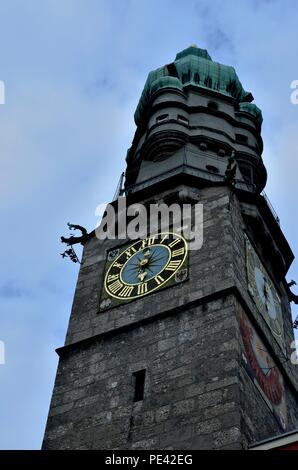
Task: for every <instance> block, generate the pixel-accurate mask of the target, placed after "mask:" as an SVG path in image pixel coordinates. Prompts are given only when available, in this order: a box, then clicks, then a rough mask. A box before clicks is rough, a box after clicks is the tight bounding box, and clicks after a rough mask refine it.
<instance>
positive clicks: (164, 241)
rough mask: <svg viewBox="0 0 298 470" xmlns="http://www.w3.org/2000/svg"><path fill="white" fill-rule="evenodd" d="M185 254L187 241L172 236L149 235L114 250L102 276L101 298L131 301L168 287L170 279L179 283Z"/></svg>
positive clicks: (106, 304) (164, 234)
mask: <svg viewBox="0 0 298 470" xmlns="http://www.w3.org/2000/svg"><path fill="white" fill-rule="evenodd" d="M187 253H188V249H187V242H186V240H185V239H184V238H183V237H182V236H181V235H177V234H175V233H161V234H156V235H151V236H150V237H148V238H145V239H141V240H138V241H136V242H134V243H132V244H130V245H128V246H126V247H125V248H124V249H122V250H121V252H119V253H118V252H117V251H116V255H115V256H114V258H112V260H111V262H110V263H109V265H108V268H107V270H106V273H105V279H104V294H105V295H104V297H105V298H106V299H107V298H109V299H112V300H113V299H117V300H118V301H125V300H132V299H136V298H139V297H143V296H145V295H148V294H150V293H151V292H154V291H157V290H158V289H161V288H163V287H166V286H168V285H169V284H170V281H171V280H172V279H173V278H175V280H176V282H179V279H178V280H177V276H178V278H179V274H181V273H182V277H183V270H182V268H183V267H184V265H185V260H186V257H187ZM108 259H111V256H110V258H109V255H108ZM184 274H185V270H184ZM180 280H184V279H180ZM108 304H109V302H106V301H104V305H103V306H106V307H107V306H109V305H108Z"/></svg>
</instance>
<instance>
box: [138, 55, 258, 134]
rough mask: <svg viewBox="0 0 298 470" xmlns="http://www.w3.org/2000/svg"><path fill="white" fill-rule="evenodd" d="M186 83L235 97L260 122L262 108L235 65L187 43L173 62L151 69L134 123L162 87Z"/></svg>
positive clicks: (175, 86)
mask: <svg viewBox="0 0 298 470" xmlns="http://www.w3.org/2000/svg"><path fill="white" fill-rule="evenodd" d="M187 85H193V86H196V87H198V88H202V89H209V90H213V91H216V92H218V93H220V94H222V95H225V96H230V97H231V98H234V99H235V100H236V102H237V103H239V104H241V105H240V106H239V108H240V110H241V111H244V112H247V113H250V114H252V115H253V116H254V117H256V118H257V119H258V120H259V122H260V124H261V123H262V114H261V111H260V110H259V109H258V108H257V107H256V106H255V105H249V103H250V102H251V101H252V100H253V96H252V94H251V93H250V92H247V91H245V90H244V88H243V87H242V85H241V82H240V80H239V78H238V76H237V74H236V72H235V69H234V68H233V67H230V66H228V65H222V64H219V63H217V62H214V61H213V60H212V59H211V57H210V55H209V54H208V52H207V51H206V50H205V49H200V48H198V47H196V46H191V47H188V48H187V49H184V50H183V51H181V52H179V53H178V54H177V55H176V58H175V61H174V62H173V63H171V64H168V65H165V66H164V67H160V68H158V69H157V70H153V71H152V72H150V73H149V75H148V78H147V81H146V83H145V86H144V90H143V92H142V95H141V98H140V101H139V103H138V106H137V109H136V112H135V115H134V117H135V123H136V124H137V125H140V124H141V122H142V120H143V119H144V117H146V115H147V111H148V108H149V104H150V99H151V96H152V95H153V94H154V93H155V92H156V91H158V90H159V89H161V88H164V87H167V88H175V89H179V90H181V91H183V88H184V87H185V86H187Z"/></svg>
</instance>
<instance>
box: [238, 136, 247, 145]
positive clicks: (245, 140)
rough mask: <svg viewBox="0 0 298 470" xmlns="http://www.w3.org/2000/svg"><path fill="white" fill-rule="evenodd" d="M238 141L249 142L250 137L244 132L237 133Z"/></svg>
mask: <svg viewBox="0 0 298 470" xmlns="http://www.w3.org/2000/svg"><path fill="white" fill-rule="evenodd" d="M235 137H236V140H237V142H241V143H242V144H247V141H248V137H247V136H246V135H243V134H236V135H235Z"/></svg>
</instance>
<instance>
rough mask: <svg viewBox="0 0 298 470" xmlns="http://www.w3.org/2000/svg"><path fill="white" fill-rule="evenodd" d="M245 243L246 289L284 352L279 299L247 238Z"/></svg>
mask: <svg viewBox="0 0 298 470" xmlns="http://www.w3.org/2000/svg"><path fill="white" fill-rule="evenodd" d="M245 243H246V269H247V280H248V291H249V293H250V295H251V297H252V298H253V300H254V302H255V304H256V306H257V307H258V310H259V312H260V313H261V315H262V317H263V318H264V320H265V321H266V323H267V325H268V326H269V328H270V330H271V331H272V333H273V336H274V338H275V339H276V341H277V342H278V344H279V346H280V347H281V349H282V350H283V352H285V342H284V331H283V318H282V306H281V299H280V296H279V294H278V292H277V289H276V287H275V285H274V283H273V281H272V279H271V277H270V276H269V274H268V272H267V270H266V268H265V267H264V265H263V263H262V261H261V260H260V257H259V255H258V254H257V252H256V250H255V249H254V247H253V245H252V243H251V242H250V240H249V238H248V237H247V236H246V237H245Z"/></svg>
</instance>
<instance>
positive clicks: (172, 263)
mask: <svg viewBox="0 0 298 470" xmlns="http://www.w3.org/2000/svg"><path fill="white" fill-rule="evenodd" d="M180 263H181V261H175V260H174V261H170V262H169V264H168V266H167V267H166V269H165V270H166V271H176V269H177V268H178V267H179V265H180Z"/></svg>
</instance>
